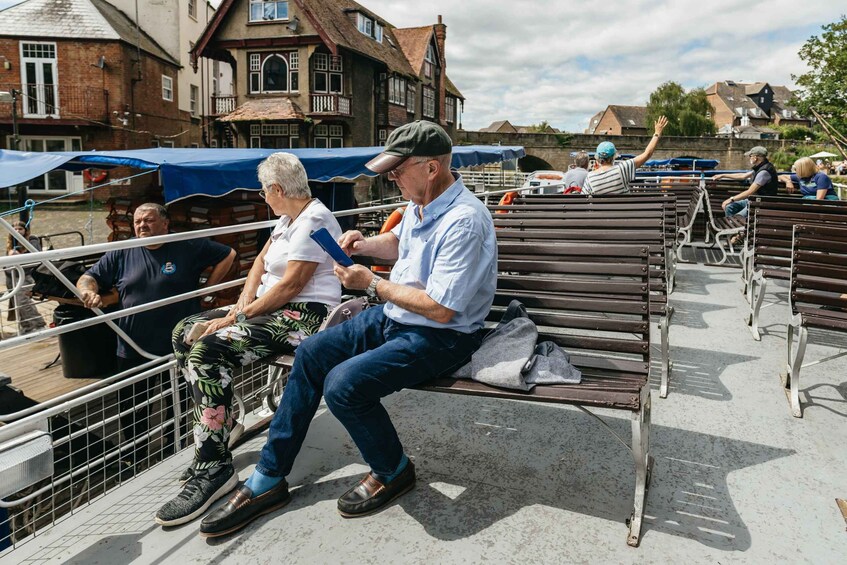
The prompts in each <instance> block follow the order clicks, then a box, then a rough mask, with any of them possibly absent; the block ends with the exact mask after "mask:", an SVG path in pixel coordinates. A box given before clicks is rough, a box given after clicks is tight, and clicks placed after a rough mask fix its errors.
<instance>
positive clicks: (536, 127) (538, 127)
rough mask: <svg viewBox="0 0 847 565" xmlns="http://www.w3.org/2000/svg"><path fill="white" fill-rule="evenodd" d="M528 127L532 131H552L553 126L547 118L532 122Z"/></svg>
mask: <svg viewBox="0 0 847 565" xmlns="http://www.w3.org/2000/svg"><path fill="white" fill-rule="evenodd" d="M527 129H528V130H529V131H531V132H532V133H551V132H552V131H553V128H552V127H551V126H550V122H548V121H547V120H542V121H541V123H538V124H532V125H531V126H528V127H527Z"/></svg>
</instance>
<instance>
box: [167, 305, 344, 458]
mask: <svg viewBox="0 0 847 565" xmlns="http://www.w3.org/2000/svg"><path fill="white" fill-rule="evenodd" d="M329 310H330V308H329V306H327V305H326V304H320V303H318V302H291V303H288V304H286V305H285V306H284V307H283V308H281V309H280V310H277V311H276V312H273V313H271V314H267V315H265V316H257V317H255V318H250V319H249V320H247V321H246V322H244V323H242V324H234V325H232V326H229V327H226V328H222V329H220V330H218V331H217V332H215V333H214V334H211V335H207V336H206V337H204V338H202V339H199V340H197V341H196V342H195V343H194V344H193V345H192V346H191V347H189V346H187V345H186V344H185V342H184V341H183V339H184V336H185V335H186V334H187V333H188V332H190V331H191V327H192V326H193V325H194V324H196V323H197V322H205V321H208V320H213V319H215V318H222V317H224V316H226V314H227V312H228V309H227V308H222V309H219V310H210V311H208V312H202V313H200V314H196V315H194V316H188V317H187V318H185V319H184V320H182V321H180V322H179V323H178V324H177V325H176V327H175V328H174V331H173V335H172V340H173V347H174V355H175V356H176V360H177V363H178V364H179V367H180V368H181V369H183V374H184V375H185V378H186V380H188V384H189V386H190V387H191V393H192V396H193V398H194V415H193V416H194V421H193V424H194V428H193V429H194V464H193V466H194V468H195V469H209V468H211V467H215V466H217V465H224V464H227V463H230V462H232V454H231V453H230V451H229V447H228V445H227V443H228V441H229V434H230V431H231V429H232V424H233V422H232V371H233V369H235V368H236V367H240V366H244V365H247V364H249V363H252V362H253V361H256V360H258V359H261V358H263V357H267V356H269V355H274V354H276V355H281V354H284V353H291V352H293V351H294V349H295V348H296V347H297V346H298V345H300V343H301V342H302V341H303V340H304V339H306V338H307V337H309V336H310V335H312V334H313V333H315V332H317V331H318V328H320V325H321V323H322V322H323V320H324V318H326V316H327V314H328V313H329Z"/></svg>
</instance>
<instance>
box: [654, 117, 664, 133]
mask: <svg viewBox="0 0 847 565" xmlns="http://www.w3.org/2000/svg"><path fill="white" fill-rule="evenodd" d="M667 125H668V119H667V118H666V117H664V116H659V119H658V120H656V125H655V126H653V132H654V133H655V134H656V135H659V136H660V135H662V132H663V131H665V126H667Z"/></svg>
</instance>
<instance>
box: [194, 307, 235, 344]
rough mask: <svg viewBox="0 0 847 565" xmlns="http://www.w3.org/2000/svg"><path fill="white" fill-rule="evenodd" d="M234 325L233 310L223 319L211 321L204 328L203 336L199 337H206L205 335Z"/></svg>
mask: <svg viewBox="0 0 847 565" xmlns="http://www.w3.org/2000/svg"><path fill="white" fill-rule="evenodd" d="M232 325H235V308H233V309H232V310H230V311H229V314H227V315H226V316H225V317H223V318H217V319H215V320H211V321H210V322H209V325H208V326H206V331H205V332H203V335H201V336H200V337H201V338H203V337H206V336H207V335H211V334H213V333H215V332H216V331H218V330H222V329H224V328H228V327H229V326H232Z"/></svg>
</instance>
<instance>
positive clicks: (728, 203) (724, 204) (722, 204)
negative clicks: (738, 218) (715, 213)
mask: <svg viewBox="0 0 847 565" xmlns="http://www.w3.org/2000/svg"><path fill="white" fill-rule="evenodd" d="M732 202H733V200H732V198H727V199H726V200H724V201H723V202H721V208H723V209H724V210H726V207H727V206H729V205H730V204H731V203H732Z"/></svg>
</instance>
